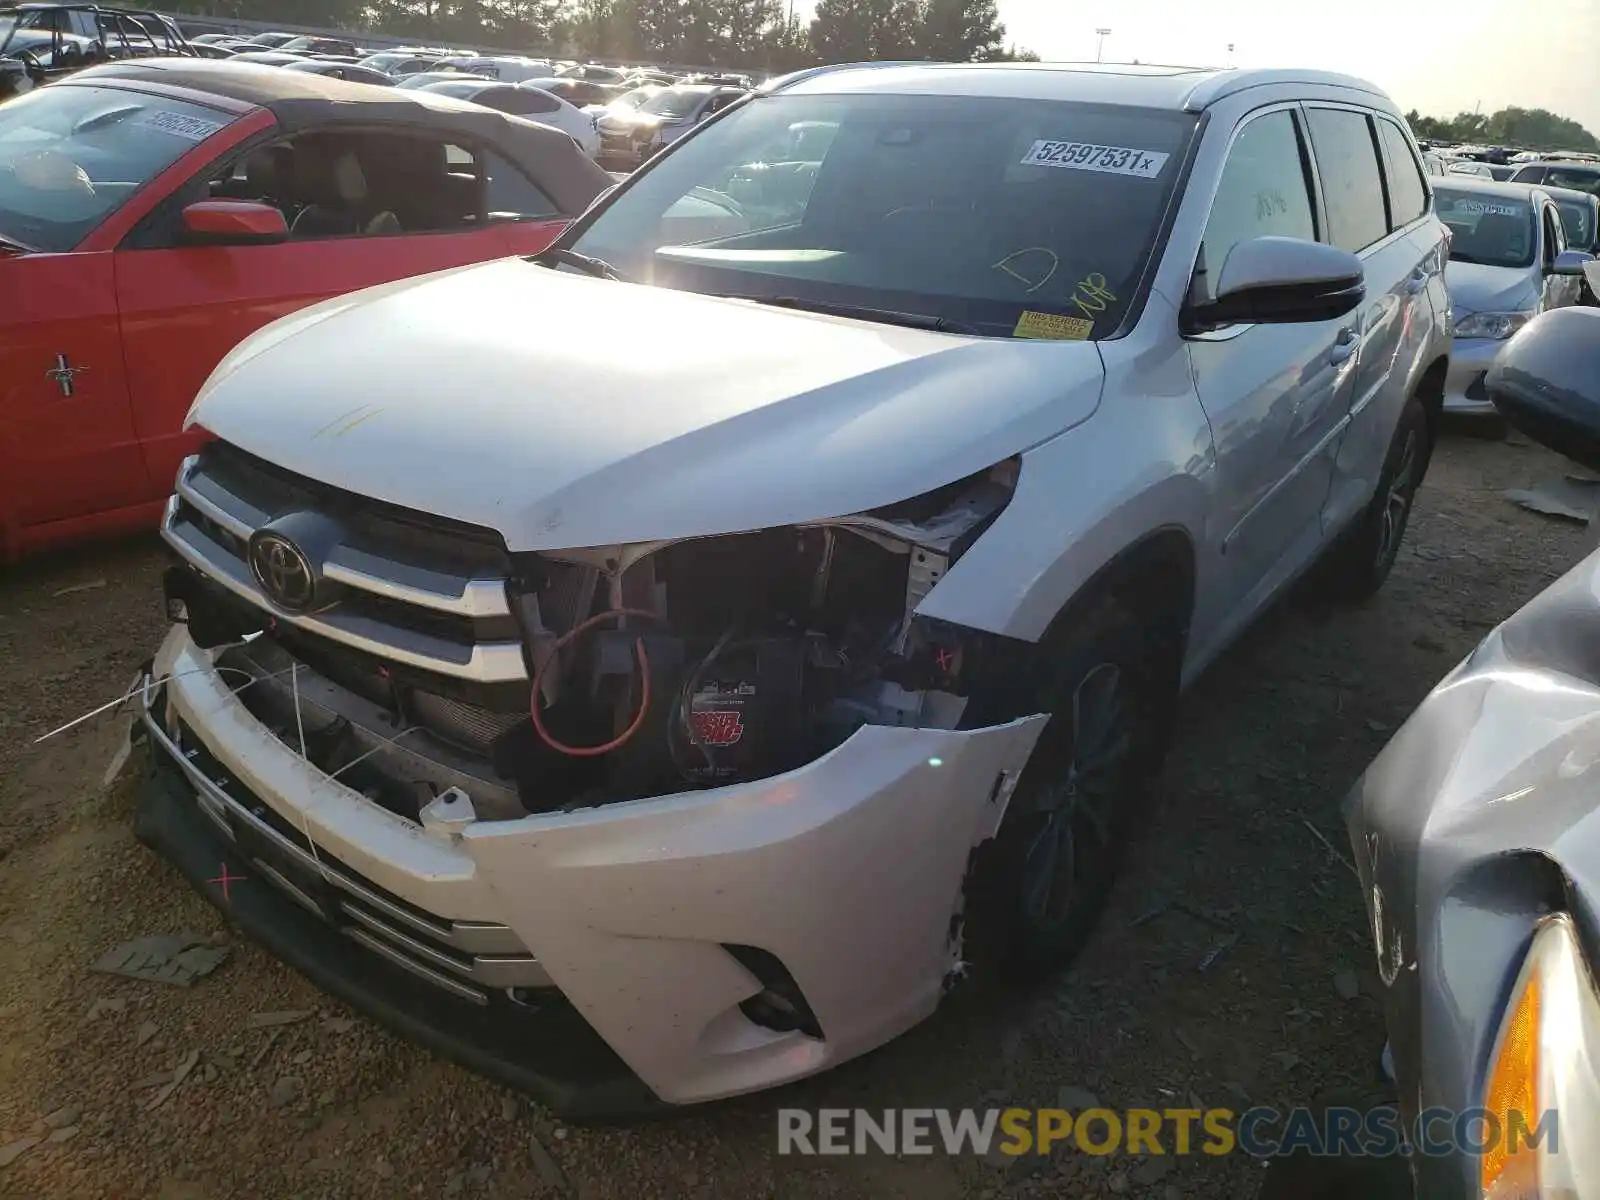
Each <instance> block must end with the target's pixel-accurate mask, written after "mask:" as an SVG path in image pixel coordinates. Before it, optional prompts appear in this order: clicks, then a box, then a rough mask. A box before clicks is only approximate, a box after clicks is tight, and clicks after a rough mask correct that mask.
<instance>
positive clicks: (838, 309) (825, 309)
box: [728, 296, 978, 334]
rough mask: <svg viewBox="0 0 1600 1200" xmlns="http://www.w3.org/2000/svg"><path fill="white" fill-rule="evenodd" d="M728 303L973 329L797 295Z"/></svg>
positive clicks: (955, 330)
mask: <svg viewBox="0 0 1600 1200" xmlns="http://www.w3.org/2000/svg"><path fill="white" fill-rule="evenodd" d="M728 298H729V299H732V300H753V301H755V302H756V303H757V304H768V305H771V306H772V307H773V308H796V309H800V310H802V311H805V312H815V313H826V314H827V315H829V316H833V317H855V318H857V319H858V320H862V321H879V322H881V323H883V324H885V325H904V326H905V327H906V328H907V329H934V330H937V331H939V332H940V333H971V334H975V333H977V332H978V330H977V328H976V327H975V326H972V325H967V324H965V323H963V322H961V321H952V320H950V318H949V317H936V316H934V315H933V314H931V313H917V312H902V311H900V310H899V309H893V308H872V307H870V306H868V305H865V304H839V303H834V302H833V301H831V300H805V299H802V298H801V297H799V296H730V297H728Z"/></svg>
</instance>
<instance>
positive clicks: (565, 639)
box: [528, 608, 661, 758]
mask: <svg viewBox="0 0 1600 1200" xmlns="http://www.w3.org/2000/svg"><path fill="white" fill-rule="evenodd" d="M613 617H640V618H643V619H644V620H648V621H659V620H660V619H661V616H660V614H658V613H653V612H651V611H650V610H649V609H644V608H608V609H606V611H605V612H600V613H595V615H594V616H592V617H590V618H589V619H588V620H586V621H581V622H579V623H578V624H576V625H574V626H573V627H572V628H571V629H569V630H567V632H566V633H563V634H562V635H561V636H560V637H559V638H557V639H556V644H555V648H554V649H553V650H552V651H551V652H550V657H549V659H547V660H546V661H545V665H544V667H541V668H539V669H538V670H536V671H534V673H533V690H532V694H531V695H530V696H529V697H528V709H529V713H530V715H531V716H532V717H533V731H534V732H535V733H537V734H538V735H539V739H540V740H541V741H542V742H544V744H545V745H547V746H549V747H550V748H551V749H552V750H556V751H559V752H560V753H562V754H565V755H568V756H570V757H572V758H593V757H595V756H596V755H600V754H609V753H610V752H611V751H613V750H616V749H618V748H619V747H621V746H625V745H627V744H628V742H629V740H630V739H632V737H633V735H634V734H636V733H638V732H639V727H640V726H641V725H643V724H644V715H645V713H647V712H648V711H649V710H650V656H649V655H647V654H646V653H645V652H644V639H643V638H641V637H636V638H634V639H633V651H634V654H635V655H637V657H638V659H639V711H638V712H637V713H635V714H634V717H633V721H632V723H631V724H630V725H629V726H628V727H627V728H626V729H624V730H623V731H622V732H621V733H619V734H617V736H616V737H614V738H612V739H611V740H610V741H609V742H605V743H603V744H602V745H599V746H569V745H567V744H566V743H565V742H559V741H557V740H556V739H555V738H554V737H552V736H551V735H550V731H549V730H548V729H546V728H545V727H544V721H543V720H542V719H541V718H540V716H539V680H540V679H542V678H543V677H544V670H545V667H548V666H550V664H551V663H555V662H558V661H559V659H560V655H561V649H562V647H563V646H566V645H567V644H568V643H569V642H572V641H574V640H576V639H577V637H578V636H579V635H580V634H584V633H587V632H588V631H589V630H591V629H593V628H594V627H595V626H596V625H600V624H602V623H604V622H606V621H609V620H611V619H612V618H613Z"/></svg>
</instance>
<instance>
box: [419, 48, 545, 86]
mask: <svg viewBox="0 0 1600 1200" xmlns="http://www.w3.org/2000/svg"><path fill="white" fill-rule="evenodd" d="M439 66H440V67H442V68H444V69H446V70H451V71H460V72H462V73H463V74H466V75H481V76H483V77H484V78H485V79H498V80H500V81H501V82H502V83H521V82H522V81H523V80H524V79H544V78H547V77H548V76H549V74H550V71H551V69H552V68H551V66H550V60H549V59H547V58H520V57H517V56H516V55H510V54H479V55H465V56H462V57H458V58H447V59H444V60H443V61H442V62H441V63H440V64H439Z"/></svg>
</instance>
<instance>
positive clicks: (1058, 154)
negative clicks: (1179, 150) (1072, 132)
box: [1022, 140, 1171, 179]
mask: <svg viewBox="0 0 1600 1200" xmlns="http://www.w3.org/2000/svg"><path fill="white" fill-rule="evenodd" d="M1169 157H1171V156H1170V155H1167V154H1163V153H1162V152H1160V151H1159V150H1133V149H1130V148H1129V147H1127V146H1094V145H1090V144H1089V143H1088V142H1051V141H1043V140H1041V141H1037V142H1035V143H1034V144H1033V146H1032V147H1031V148H1030V149H1029V150H1028V152H1027V153H1026V154H1024V155H1023V156H1022V165H1023V166H1025V167H1065V168H1066V169H1067V170H1069V171H1100V172H1102V173H1104V174H1107V175H1135V176H1137V177H1138V178H1140V179H1154V178H1155V177H1156V176H1157V175H1159V174H1161V168H1162V167H1164V166H1166V165H1167V159H1168V158H1169Z"/></svg>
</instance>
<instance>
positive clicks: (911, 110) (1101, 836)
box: [138, 64, 1449, 1115]
mask: <svg viewBox="0 0 1600 1200" xmlns="http://www.w3.org/2000/svg"><path fill="white" fill-rule="evenodd" d="M724 95H725V96H729V97H733V98H736V99H735V101H734V102H732V103H731V104H730V106H729V108H728V109H727V111H726V112H725V113H724V114H723V115H722V116H719V117H717V118H715V119H711V120H703V121H700V122H698V123H697V124H695V125H694V126H693V127H692V128H690V127H687V126H685V127H680V131H681V132H682V133H683V136H682V137H681V138H679V139H678V140H677V141H675V142H674V143H673V145H672V146H670V147H669V148H668V149H667V150H666V151H665V152H664V153H661V154H659V155H657V156H655V157H653V158H652V159H651V160H650V162H649V163H648V164H647V165H646V166H645V167H644V169H643V170H642V171H641V172H639V174H638V175H637V176H635V177H633V178H632V179H630V180H629V181H627V182H626V183H623V184H621V185H620V186H618V187H617V188H615V189H613V190H612V191H610V192H609V193H607V195H606V196H605V197H604V198H603V199H602V200H601V201H600V202H598V203H597V204H595V205H593V206H591V207H590V209H589V210H588V211H587V212H586V213H585V215H584V216H583V217H582V218H581V219H580V220H579V221H577V222H575V223H574V224H573V225H572V226H570V227H569V228H568V229H567V231H566V232H564V233H563V234H562V235H561V238H560V239H559V241H558V242H557V243H556V244H554V245H553V246H552V247H551V248H550V249H549V250H547V251H546V252H545V253H543V254H541V255H538V256H535V257H534V258H533V259H531V260H524V259H520V258H507V259H503V260H500V261H497V262H495V263H489V264H485V265H483V266H481V267H475V268H469V269H466V270H460V271H447V272H440V273H435V274H433V275H430V276H425V277H423V278H420V279H416V280H412V281H409V282H407V283H404V284H399V285H390V286H386V287H382V288H372V289H368V290H367V291H365V292H361V293H356V294H354V295H350V296H344V297H340V298H339V299H338V300H336V301H332V302H330V303H328V304H324V305H321V306H317V307H313V308H311V309H304V310H301V311H299V312H297V313H295V314H293V315H292V316H290V317H288V318H286V319H284V320H283V321H280V322H278V323H276V324H274V325H272V326H269V327H267V328H266V329H264V330H262V331H261V332H259V333H257V334H256V335H254V336H253V337H252V338H250V339H248V340H247V341H245V342H244V343H242V344H241V345H240V346H239V347H238V348H236V349H235V350H234V351H233V352H232V353H231V354H230V355H229V357H228V359H227V360H226V361H225V362H223V363H222V364H221V365H219V366H218V368H217V370H216V371H215V372H214V373H213V374H212V376H211V377H210V379H209V380H208V381H207V383H206V384H205V385H204V388H203V390H202V392H201V394H200V395H199V397H198V398H197V400H196V402H195V405H194V408H193V409H192V412H191V420H192V421H193V422H194V423H195V424H196V425H198V426H200V427H203V428H204V429H206V430H207V431H209V432H210V433H211V434H212V435H214V437H213V440H212V441H210V442H208V443H207V445H206V446H205V448H204V449H203V450H202V451H201V452H200V453H199V454H198V455H196V456H195V457H194V458H193V459H191V460H189V461H188V462H186V463H185V464H184V465H183V467H182V470H181V474H180V476H179V478H178V480H177V485H176V495H175V496H174V498H173V500H172V502H171V505H170V507H169V508H168V510H167V514H166V518H165V521H164V536H165V538H166V541H167V544H168V546H169V547H170V548H171V549H172V551H173V552H174V554H175V555H177V556H178V559H179V561H180V563H181V565H180V566H178V567H177V568H176V569H175V570H174V571H173V572H172V573H170V574H169V576H168V578H167V582H168V584H169V585H170V598H171V600H172V601H173V611H174V612H175V613H177V612H178V611H180V606H181V613H182V615H183V616H184V617H185V618H186V619H185V620H184V621H183V623H180V624H176V625H175V626H174V627H173V630H172V631H171V633H170V634H169V635H168V637H167V639H166V641H165V642H164V644H163V646H162V648H161V650H160V651H159V653H158V654H157V655H156V657H155V659H154V661H153V664H152V676H151V683H150V688H149V691H148V695H147V697H146V698H145V711H146V718H145V722H144V726H143V728H144V731H145V735H146V736H147V737H148V739H149V742H150V745H151V750H152V754H151V759H152V764H153V767H154V772H153V774H152V775H151V777H150V785H149V787H148V789H147V792H146V798H145V801H144V802H143V804H142V806H141V809H140V815H139V817H138V822H139V831H140V834H141V836H143V837H145V838H146V840H147V841H149V842H150V843H151V844H153V845H156V846H158V847H160V848H161V851H162V853H164V854H166V855H167V856H168V857H169V858H170V859H172V861H174V862H175V863H177V864H179V866H180V868H181V869H182V870H184V871H185V872H186V873H187V874H188V875H189V877H190V878H191V880H192V881H193V882H194V883H195V884H196V886H198V887H199V888H201V889H202V890H203V891H204V892H205V893H206V894H207V895H208V896H210V897H211V898H212V899H213V901H214V902H216V903H219V904H222V903H226V904H228V905H229V915H230V917H231V918H232V919H233V920H235V921H236V922H238V923H239V924H240V925H241V927H243V928H246V929H248V930H250V931H251V932H252V933H253V934H254V935H255V936H257V937H259V938H260V939H262V940H263V941H264V942H266V943H267V944H268V945H269V946H270V947H271V948H272V949H273V951H274V952H275V953H277V954H279V955H280V956H282V957H284V958H285V959H287V960H288V961H290V962H292V963H294V964H295V965H297V966H298V967H300V968H301V969H302V970H304V971H305V972H306V973H307V974H308V975H310V976H311V977H312V978H313V979H315V980H317V981H318V982H320V983H321V984H322V985H323V986H325V987H326V988H328V989H329V990H330V991H332V992H334V993H335V994H337V995H340V996H343V997H345V998H346V999H347V1000H349V1001H350V1002H351V1003H353V1004H355V1005H357V1006H358V1007H360V1008H362V1009H363V1010H364V1011H367V1012H369V1013H371V1014H372V1015H374V1016H375V1017H377V1018H379V1019H380V1020H387V1021H389V1022H390V1023H392V1024H394V1025H396V1026H397V1027H398V1028H401V1029H403V1030H404V1031H406V1032H407V1033H408V1034H410V1035H411V1036H414V1037H417V1038H419V1039H421V1040H423V1041H425V1042H427V1043H428V1044H430V1045H432V1046H434V1047H436V1048H437V1049H439V1050H440V1051H441V1052H443V1053H445V1054H448V1055H450V1056H452V1057H454V1058H456V1059H458V1060H460V1061H463V1062H466V1063H468V1064H469V1065H472V1066H474V1067H475V1068H476V1069H478V1070H481V1071H485V1072H487V1073H490V1074H492V1075H494V1076H496V1077H497V1078H500V1079H502V1080H504V1081H506V1082H508V1083H510V1084H512V1085H513V1086H517V1087H521V1088H524V1089H526V1090H528V1091H530V1092H533V1093H534V1094H535V1095H538V1096H539V1097H540V1098H541V1099H543V1100H544V1101H545V1102H546V1103H548V1104H549V1105H550V1106H551V1107H553V1108H556V1109H558V1110H559V1111H562V1112H565V1113H567V1114H572V1113H588V1114H591V1115H592V1114H595V1113H598V1112H602V1111H606V1112H614V1111H617V1110H619V1109H620V1110H627V1109H630V1108H633V1109H637V1108H655V1107H660V1106H662V1105H683V1104H692V1103H698V1102H700V1101H706V1100H714V1099H718V1098H721V1097H726V1096H731V1095H735V1094H738V1093H741V1092H750V1091H755V1090H757V1089H760V1088H765V1087H772V1086H776V1085H779V1084H784V1083H788V1082H791V1081H793V1080H796V1079H799V1078H801V1077H803V1076H807V1075H811V1074H814V1073H816V1072H818V1071H822V1070H825V1069H827V1068H829V1067H832V1066H834V1065H835V1064H838V1063H841V1062H844V1061H845V1060H847V1059H850V1058H853V1057H855V1056H857V1055H860V1054H863V1053H866V1052H867V1051H869V1050H871V1049H873V1048H875V1047H877V1046H879V1045H881V1044H883V1043H884V1042H886V1041H888V1040H889V1039H890V1038H892V1037H895V1036H897V1035H898V1034H900V1033H901V1032H903V1031H904V1030H906V1029H908V1028H910V1027H911V1026H912V1025H914V1024H916V1023H917V1022H918V1021H920V1020H922V1019H923V1018H925V1017H927V1016H929V1015H930V1014H931V1013H932V1012H933V1011H934V1009H935V1008H936V1007H937V1006H938V1004H939V1003H940V1000H941V997H942V996H943V995H944V994H945V992H946V990H947V989H948V988H950V987H952V986H954V985H956V984H957V983H958V982H959V981H960V980H961V979H963V978H965V977H968V976H970V975H976V976H979V977H982V976H985V975H990V976H996V977H1007V976H1009V977H1012V978H1017V977H1021V978H1029V977H1036V976H1039V975H1041V974H1046V973H1048V972H1050V971H1053V970H1054V969H1056V968H1057V967H1059V966H1060V965H1061V964H1063V963H1064V962H1066V961H1067V960H1069V959H1070V958H1071V957H1072V956H1073V955H1074V953H1075V952H1076V951H1077V949H1078V948H1079V947H1080V946H1081V945H1083V943H1084V940H1085V939H1086V938H1087V937H1088V936H1089V933H1090V931H1091V930H1092V929H1093V927H1094V924H1095V920H1096V917H1097V915H1098V913H1099V911H1100V910H1101V908H1102V906H1103V905H1104V903H1105V900H1106V898H1107V895H1108V892H1109V889H1110V887H1111V883H1112V879H1113V876H1114V873H1115V869H1116V863H1117V860H1118V858H1119V855H1120V853H1121V850H1122V848H1123V846H1124V845H1125V844H1126V841H1127V838H1128V836H1129V834H1130V832H1131V831H1132V830H1133V829H1134V828H1135V827H1136V824H1137V821H1138V819H1139V818H1138V815H1137V814H1138V813H1139V805H1140V803H1141V802H1142V800H1143V799H1144V798H1145V796H1146V795H1147V794H1148V790H1149V788H1150V786H1151V784H1152V782H1153V773H1154V771H1155V770H1156V768H1157V766H1158V764H1159V762H1160V756H1161V750H1162V747H1163V746H1164V744H1165V742H1166V740H1167V734H1168V730H1169V728H1170V725H1171V722H1172V720H1173V718H1174V717H1175V715H1176V711H1177V710H1176V702H1177V699H1178V696H1179V693H1180V691H1181V690H1182V688H1183V687H1184V686H1185V685H1187V684H1188V683H1190V682H1191V681H1192V680H1194V679H1195V678H1197V677H1198V676H1199V674H1200V673H1201V671H1203V670H1204V668H1205V667H1206V665H1207V664H1208V663H1210V662H1212V661H1214V660H1215V659H1216V658H1217V656H1218V655H1219V654H1221V653H1222V652H1223V650H1224V649H1225V648H1226V647H1227V646H1228V645H1229V644H1230V643H1232V642H1233V641H1235V640H1236V639H1237V638H1238V637H1239V636H1240V635H1241V634H1243V633H1244V631H1245V630H1246V629H1247V628H1249V627H1250V626H1251V624H1252V623H1253V622H1254V621H1255V620H1256V619H1257V618H1258V617H1259V616H1260V615H1261V614H1263V613H1264V612H1266V611H1267V610H1268V609H1269V607H1270V606H1271V604H1272V602H1273V599H1274V598H1275V597H1276V596H1279V595H1281V594H1283V592H1284V591H1285V589H1286V588H1288V587H1289V586H1290V584H1291V583H1293V582H1294V580H1295V579H1296V578H1297V577H1299V576H1302V575H1304V574H1306V573H1308V572H1310V571H1312V570H1316V571H1317V572H1319V574H1320V575H1321V577H1322V583H1323V589H1322V590H1323V594H1325V595H1331V594H1335V593H1337V594H1339V595H1341V596H1342V597H1344V598H1346V599H1349V600H1358V599H1360V598H1362V597H1365V596H1367V595H1370V594H1371V593H1372V592H1373V591H1375V590H1376V589H1377V588H1378V587H1379V586H1381V585H1382V583H1383V580H1384V578H1385V577H1386V576H1387V574H1388V572H1389V569H1390V567H1391V566H1392V565H1393V563H1394V560H1395V555H1396V553H1397V551H1398V549H1399V546H1400V541H1401V538H1402V537H1403V535H1404V532H1405V527H1406V520H1407V517H1408V515H1409V512H1410V506H1411V501H1412V497H1413V495H1414V494H1415V492H1416V489H1417V486H1418V485H1419V484H1420V483H1421V482H1422V479H1423V476H1424V473H1425V472H1426V469H1427V465H1428V459H1429V451H1430V448H1431V445H1432V440H1433V430H1434V426H1435V422H1436V419H1437V410H1438V406H1439V403H1440V401H1441V399H1442V394H1443V393H1442V389H1443V380H1444V377H1445V373H1446V353H1447V351H1448V348H1449V337H1448V325H1447V324H1446V311H1447V309H1448V298H1447V296H1446V293H1445V280H1444V271H1445V262H1446V243H1447V241H1448V237H1447V235H1446V232H1445V228H1444V226H1443V225H1442V224H1440V222H1439V221H1438V219H1437V218H1436V217H1435V215H1434V212H1433V205H1432V198H1431V196H1430V194H1429V192H1428V188H1427V183H1426V176H1425V174H1424V172H1423V168H1422V165H1421V163H1420V161H1419V159H1418V155H1417V149H1416V145H1415V143H1414V142H1413V140H1412V139H1411V136H1410V134H1409V133H1408V132H1407V130H1406V127H1405V122H1404V118H1403V117H1402V116H1401V114H1400V111H1399V109H1398V108H1397V107H1396V106H1395V105H1394V104H1393V102H1392V101H1390V100H1389V99H1388V97H1386V96H1385V95H1384V94H1383V93H1382V92H1380V91H1378V90H1377V89H1376V88H1374V87H1373V86H1372V85H1370V84H1367V83H1364V82H1362V81H1361V80H1358V79H1352V78H1349V77H1345V76H1336V75H1329V74H1326V73H1323V72H1316V71H1305V72H1302V71H1201V70H1186V69H1177V68H1162V69H1150V70H1140V71H1125V70H1121V69H1119V70H1117V71H1097V70H1088V69H1083V68H1073V67H1057V66H1035V65H1028V66H1021V65H993V64H959V65H957V64H916V65H909V66H908V65H867V66H859V67H842V68H820V69H818V70H816V71H812V72H802V73H800V74H798V75H795V76H790V77H787V78H786V79H785V80H783V81H781V82H778V83H776V84H774V85H771V86H770V87H767V88H765V89H763V90H762V91H760V92H757V93H755V94H750V93H745V92H741V91H739V90H737V89H733V88H727V89H718V88H713V87H706V88H693V87H690V88H674V89H669V90H668V91H667V92H663V93H660V94H659V95H658V96H657V97H656V100H660V99H661V97H663V96H669V97H672V98H673V100H675V101H681V102H682V104H683V107H681V108H674V109H673V110H672V111H674V112H682V113H685V114H688V115H694V114H698V113H701V112H704V111H706V108H707V106H709V105H710V104H712V103H714V102H715V101H716V99H717V97H718V96H724ZM645 107H646V108H652V107H658V106H656V105H655V102H654V101H652V102H650V103H648V104H647V105H646V106H645ZM656 115H660V116H665V115H666V114H665V113H661V112H659V111H658V112H657V113H656ZM769 148H770V149H769ZM757 166H760V167H762V169H759V170H758V169H753V168H755V167H757ZM777 168H782V169H777ZM788 168H794V169H792V170H791V169H788ZM813 168H814V169H813ZM730 187H731V188H733V189H734V191H736V192H737V193H738V195H737V198H735V196H734V195H733V193H732V192H730V191H729V190H728V189H729V188H730ZM712 222H715V223H717V224H718V225H720V226H721V228H720V229H718V230H716V231H715V232H712V231H710V230H708V228H707V227H708V225H709V224H711V223H712ZM686 225H687V228H686V227H685V226H686ZM530 313H534V314H538V319H537V320H536V321H532V322H530V320H529V314H530ZM600 313H603V314H604V321H603V322H602V323H600V324H597V318H596V314H600ZM602 325H603V327H602ZM441 398H444V399H443V400H442V399H441ZM623 622H626V625H625V627H622V623H623ZM402 722H403V723H404V727H403V728H402ZM224 859H226V860H227V861H228V862H229V863H230V864H233V865H236V866H238V867H240V868H241V869H247V870H248V871H249V873H250V874H251V876H252V886H251V887H249V888H248V889H246V890H248V892H249V895H248V896H243V897H241V896H239V895H237V894H236V895H235V897H234V899H233V900H228V899H227V898H226V897H224V896H222V895H221V894H220V893H217V892H216V889H215V888H214V887H213V886H211V885H209V884H208V883H207V881H208V880H210V879H211V878H212V876H213V875H214V874H215V873H216V869H217V864H218V863H219V862H221V861H224ZM256 880H259V881H260V882H259V883H256V882H255V881H256Z"/></svg>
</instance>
